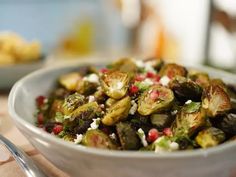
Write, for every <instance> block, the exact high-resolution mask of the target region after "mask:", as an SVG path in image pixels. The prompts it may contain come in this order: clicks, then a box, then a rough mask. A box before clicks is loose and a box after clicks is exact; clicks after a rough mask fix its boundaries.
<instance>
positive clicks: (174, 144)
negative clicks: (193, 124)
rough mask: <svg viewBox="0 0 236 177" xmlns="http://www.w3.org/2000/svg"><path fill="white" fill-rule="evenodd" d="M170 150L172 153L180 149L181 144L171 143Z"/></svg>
mask: <svg viewBox="0 0 236 177" xmlns="http://www.w3.org/2000/svg"><path fill="white" fill-rule="evenodd" d="M170 149H171V150H172V151H176V150H178V149H179V144H178V143H176V142H171V143H170Z"/></svg>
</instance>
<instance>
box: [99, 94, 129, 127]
mask: <svg viewBox="0 0 236 177" xmlns="http://www.w3.org/2000/svg"><path fill="white" fill-rule="evenodd" d="M130 108H131V99H130V97H129V96H126V97H125V98H123V99H121V100H119V101H117V102H116V103H115V104H113V105H112V106H111V107H110V108H109V109H108V111H107V113H106V114H105V116H104V117H103V119H102V123H103V124H105V125H108V126H111V125H115V124H116V123H117V122H119V121H122V120H124V119H126V118H127V116H128V114H129V110H130Z"/></svg>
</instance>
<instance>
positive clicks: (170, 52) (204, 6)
mask: <svg viewBox="0 0 236 177" xmlns="http://www.w3.org/2000/svg"><path fill="white" fill-rule="evenodd" d="M0 12H1V15H0V32H1V34H3V36H6V33H7V34H8V37H7V40H9V38H12V36H13V34H12V33H10V36H11V37H9V32H13V33H14V34H17V35H19V36H21V38H23V39H21V42H17V45H16V46H17V47H15V48H18V46H19V45H24V47H22V49H21V50H20V51H21V52H22V51H25V52H24V56H26V54H27V55H28V53H27V52H29V51H32V50H34V51H35V53H36V54H35V53H34V54H32V52H31V54H29V57H28V58H33V57H32V56H34V57H35V58H37V56H38V58H40V57H39V56H48V57H46V58H48V60H49V61H50V62H51V63H52V62H56V63H57V62H59V61H71V60H80V61H86V60H88V59H91V58H93V59H94V60H95V61H96V59H97V60H98V61H101V60H104V61H109V60H114V59H117V58H120V57H122V56H131V57H137V58H147V57H158V58H163V59H165V60H169V61H175V62H182V63H187V64H193V65H194V64H205V65H209V66H213V67H217V68H221V69H224V70H228V71H230V72H236V1H235V0H224V1H222V0H197V1H196V0H178V1H171V0H67V1H64V0H50V1H49V0H21V1H18V0H0ZM19 36H18V37H19ZM5 38H6V37H5ZM5 38H4V39H5ZM13 38H14V40H13V39H11V40H12V41H13V42H11V43H14V41H16V40H15V38H17V37H16V36H15V37H13ZM5 40H6V39H5ZM35 40H36V44H35ZM18 41H19V40H18ZM22 41H23V42H22ZM32 41H33V42H32ZM27 42H28V43H27ZM15 43H16V42H15ZM19 43H20V44H19ZM26 44H27V45H30V46H27V45H26ZM11 45H13V44H11ZM14 45H15V44H14ZM2 46H3V42H2ZM9 46H10V44H9V45H8V46H7V47H5V48H7V49H8V50H9V51H10V53H11V52H12V51H13V49H12V48H11V47H9ZM27 47H28V48H27ZM30 47H32V48H33V49H32V48H30ZM2 48H3V47H2ZM9 48H11V50H10V49H9ZM26 48H27V49H26ZM15 50H16V49H14V51H15ZM26 51H27V52H26ZM4 52H5V53H4ZM12 53H13V54H12ZM12 53H11V56H10V58H11V59H12V56H13V58H14V57H16V56H20V55H21V54H18V53H17V52H12ZM16 53H17V54H16ZM3 54H4V55H3ZM7 55H8V53H7ZM7 57H8V56H7ZM7 57H6V50H5V49H4V50H3V49H2V55H1V37H0V64H1V61H2V63H3V64H4V63H9V62H6V60H7V59H6V58H7ZM8 58H9V57H8ZM18 58H20V57H18ZM12 60H13V59H12ZM14 61H16V60H14ZM19 61H20V59H19V60H17V61H16V62H10V63H11V64H12V63H19ZM27 61H28V60H27ZM50 62H49V63H50ZM3 64H2V65H3Z"/></svg>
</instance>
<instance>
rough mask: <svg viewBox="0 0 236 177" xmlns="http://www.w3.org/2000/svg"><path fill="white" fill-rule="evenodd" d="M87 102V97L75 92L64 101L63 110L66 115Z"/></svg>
mask: <svg viewBox="0 0 236 177" xmlns="http://www.w3.org/2000/svg"><path fill="white" fill-rule="evenodd" d="M84 103H85V97H84V96H83V95H81V94H79V93H74V94H72V95H69V96H68V97H66V98H65V100H64V103H63V112H64V114H65V115H69V114H70V113H71V112H72V111H74V110H75V109H76V108H77V107H79V106H81V105H83V104H84Z"/></svg>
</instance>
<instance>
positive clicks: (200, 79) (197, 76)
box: [188, 70, 210, 88]
mask: <svg viewBox="0 0 236 177" xmlns="http://www.w3.org/2000/svg"><path fill="white" fill-rule="evenodd" d="M188 77H189V78H190V79H191V80H192V81H194V82H196V83H197V84H198V85H200V86H201V87H202V88H205V87H207V86H208V85H209V83H210V78H209V76H208V74H207V73H202V72H198V71H193V70H191V71H189V73H188Z"/></svg>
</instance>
